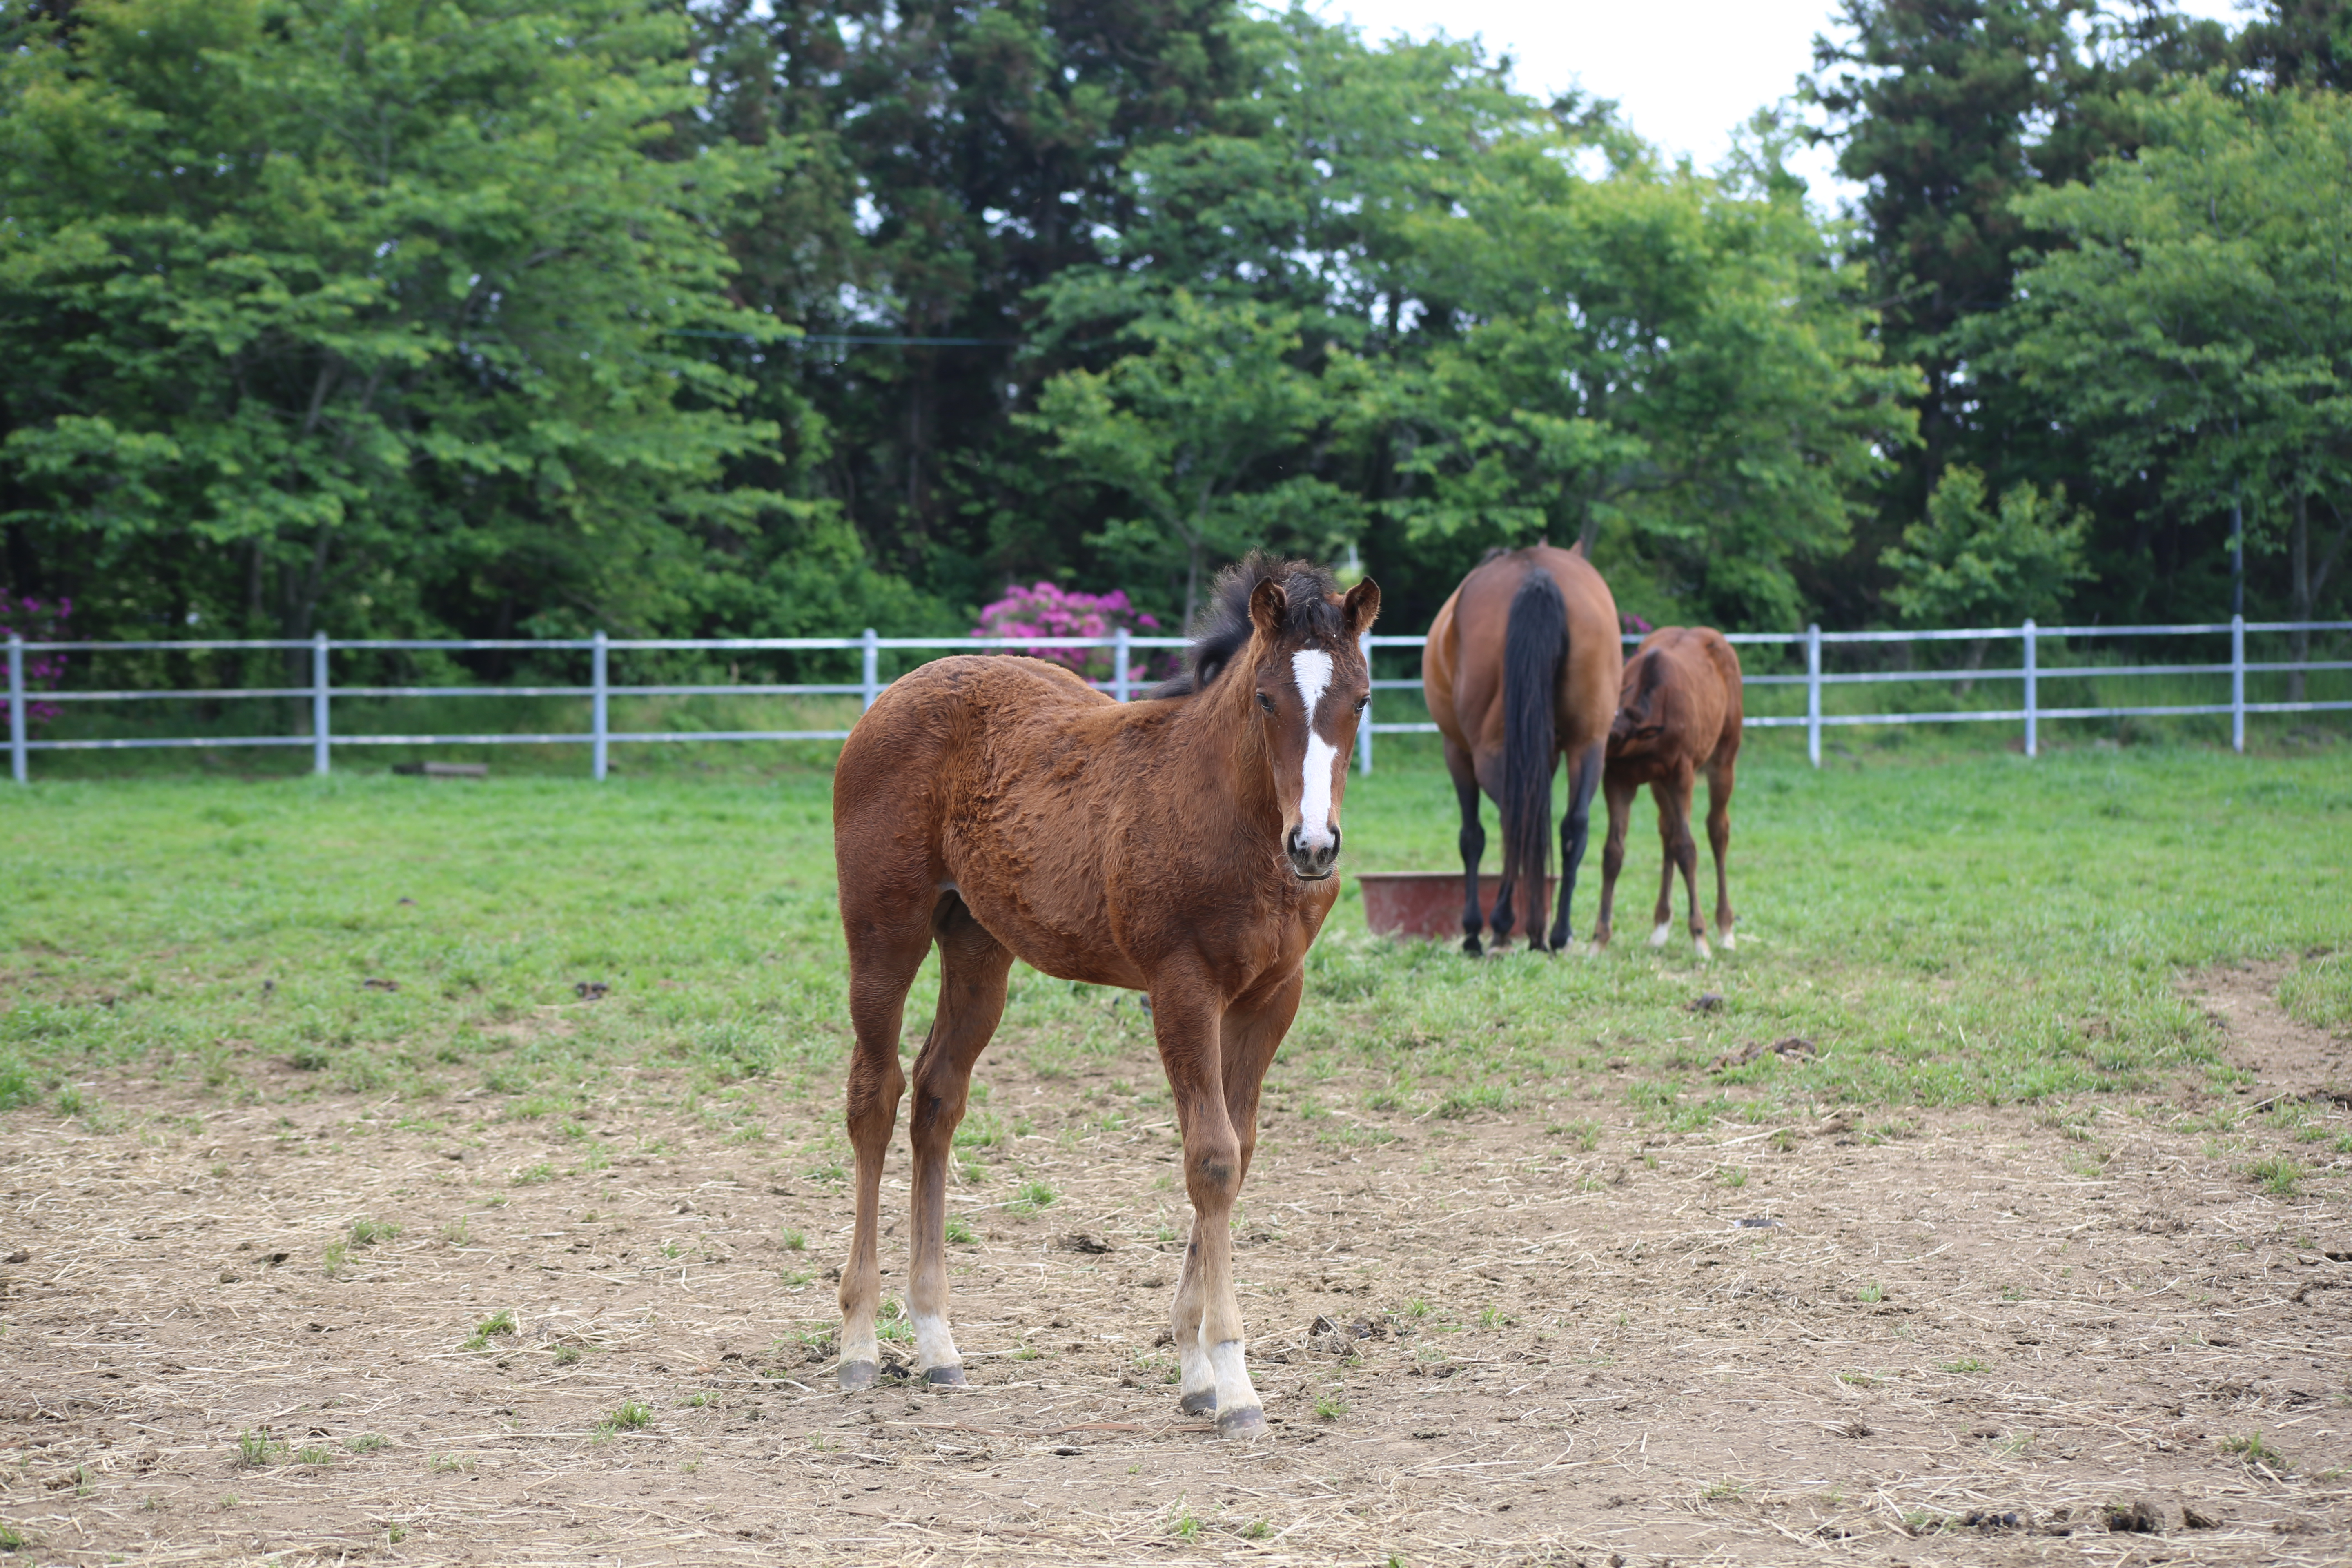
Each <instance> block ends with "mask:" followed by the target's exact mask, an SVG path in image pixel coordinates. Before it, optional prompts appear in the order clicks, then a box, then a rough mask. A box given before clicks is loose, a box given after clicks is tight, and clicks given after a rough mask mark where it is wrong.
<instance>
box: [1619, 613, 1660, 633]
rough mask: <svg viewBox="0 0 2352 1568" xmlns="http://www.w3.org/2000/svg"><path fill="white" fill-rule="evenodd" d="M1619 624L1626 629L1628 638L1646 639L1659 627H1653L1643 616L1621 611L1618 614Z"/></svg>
mask: <svg viewBox="0 0 2352 1568" xmlns="http://www.w3.org/2000/svg"><path fill="white" fill-rule="evenodd" d="M1617 624H1618V625H1619V626H1622V627H1623V628H1624V630H1625V635H1626V636H1627V637H1648V636H1649V635H1650V634H1651V633H1652V632H1654V631H1655V630H1657V627H1655V626H1652V625H1651V624H1650V623H1649V622H1647V621H1645V620H1643V618H1642V617H1641V616H1637V615H1635V614H1634V613H1633V611H1631V610H1621V611H1619V612H1618V613H1617Z"/></svg>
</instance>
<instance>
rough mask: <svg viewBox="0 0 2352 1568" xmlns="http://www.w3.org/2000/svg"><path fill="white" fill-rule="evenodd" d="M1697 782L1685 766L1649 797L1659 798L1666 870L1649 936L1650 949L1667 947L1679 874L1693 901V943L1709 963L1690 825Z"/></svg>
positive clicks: (1660, 782) (1653, 787)
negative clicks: (1693, 790) (1654, 921)
mask: <svg viewBox="0 0 2352 1568" xmlns="http://www.w3.org/2000/svg"><path fill="white" fill-rule="evenodd" d="M1695 783H1696V776H1695V774H1694V772H1693V770H1692V768H1691V765H1690V764H1689V763H1683V764H1682V765H1681V766H1680V767H1678V768H1676V769H1675V771H1674V772H1673V773H1669V774H1667V775H1666V776H1665V777H1664V778H1662V779H1660V780H1658V782H1657V783H1655V784H1652V785H1651V786H1650V793H1651V794H1652V795H1655V796H1656V797H1657V802H1658V837H1659V838H1660V839H1661V840H1662V841H1663V843H1664V848H1665V866H1664V869H1663V871H1662V872H1661V874H1660V876H1659V879H1658V910H1657V917H1656V918H1657V926H1656V929H1655V930H1654V931H1651V932H1650V945H1651V946H1652V947H1664V945H1665V943H1666V932H1667V931H1668V930H1669V929H1670V928H1671V926H1672V923H1673V920H1674V912H1675V872H1676V871H1680V872H1681V873H1682V878H1683V888H1684V889H1685V892H1686V893H1687V895H1688V897H1689V900H1690V933H1691V940H1692V941H1693V942H1695V943H1696V944H1697V947H1698V955H1699V957H1700V958H1701V959H1706V958H1709V957H1712V956H1713V954H1711V953H1710V952H1708V951H1707V945H1706V923H1705V922H1704V921H1701V920H1700V919H1699V918H1698V841H1697V840H1696V838H1693V837H1691V823H1690V814H1691V790H1692V786H1693V784H1695Z"/></svg>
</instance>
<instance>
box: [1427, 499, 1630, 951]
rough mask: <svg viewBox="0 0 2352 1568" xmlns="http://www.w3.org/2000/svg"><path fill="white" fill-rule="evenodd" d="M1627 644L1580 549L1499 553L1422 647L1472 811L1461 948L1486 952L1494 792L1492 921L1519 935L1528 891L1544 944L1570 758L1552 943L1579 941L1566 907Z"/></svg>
mask: <svg viewBox="0 0 2352 1568" xmlns="http://www.w3.org/2000/svg"><path fill="white" fill-rule="evenodd" d="M1623 664H1624V648H1623V645H1622V643H1621V642H1620V640H1619V634H1618V629H1617V601H1616V600H1615V599H1614V598H1612V596H1611V595H1610V593H1609V584H1606V583H1604V582H1602V581H1601V574H1600V573H1598V572H1596V571H1594V570H1593V569H1592V563H1591V562H1590V561H1587V560H1586V559H1585V558H1584V552H1583V550H1582V549H1581V548H1576V549H1570V550H1555V549H1553V548H1552V547H1551V546H1550V545H1549V544H1536V545H1530V546H1528V548H1526V549H1524V550H1513V551H1508V552H1506V551H1500V550H1498V551H1495V552H1491V553H1489V554H1488V555H1487V557H1486V560H1484V561H1482V562H1480V563H1478V565H1477V566H1476V568H1475V569H1474V570H1473V571H1472V572H1471V574H1470V575H1468V576H1467V577H1465V578H1464V579H1462V583H1461V585H1460V586H1459V587H1457V588H1455V589H1454V594H1453V596H1452V597H1451V598H1449V599H1447V600H1446V601H1445V603H1444V605H1443V606H1442V607H1441V608H1440V609H1439V610H1438V612H1437V618H1436V619H1435V620H1434V621H1433V622H1431V623H1430V627H1429V641H1428V643H1427V645H1426V646H1425V647H1423V649H1422V654H1421V686H1422V690H1423V693H1424V694H1426V695H1427V697H1428V699H1429V716H1430V717H1431V718H1432V719H1434V720H1436V721H1437V729H1438V732H1439V733H1440V734H1441V735H1443V736H1444V738H1445V770H1446V772H1448V773H1452V774H1453V775H1454V797H1455V799H1456V800H1457V801H1458V802H1459V803H1460V805H1461V807H1462V837H1461V845H1462V880H1463V897H1462V931H1463V941H1462V951H1464V952H1477V951H1479V948H1478V930H1479V925H1480V920H1479V910H1478V860H1479V858H1480V857H1481V856H1483V855H1484V854H1485V853H1486V829H1485V828H1484V827H1482V826H1479V823H1478V793H1479V791H1480V790H1482V789H1483V790H1485V791H1486V794H1487V795H1490V796H1492V797H1493V799H1494V801H1495V804H1496V805H1497V806H1499V807H1501V808H1502V814H1503V880H1502V885H1501V886H1500V887H1499V888H1497V889H1496V891H1495V910H1494V915H1493V924H1494V929H1495V941H1496V944H1497V945H1498V946H1499V945H1500V944H1501V943H1503V942H1507V941H1508V940H1509V938H1510V934H1511V931H1512V928H1513V926H1514V924H1515V922H1516V919H1517V910H1516V909H1515V907H1514V905H1513V902H1512V897H1513V894H1514V893H1515V892H1516V891H1517V890H1518V889H1521V888H1522V887H1524V888H1525V889H1526V892H1527V927H1528V946H1530V947H1541V946H1543V945H1544V941H1543V929H1544V902H1545V899H1544V879H1545V877H1546V876H1547V874H1548V873H1549V870H1550V859H1551V778H1552V773H1553V772H1554V770H1555V769H1557V768H1558V767H1559V759H1560V756H1561V754H1562V753H1565V754H1566V755H1567V757H1568V765H1569V773H1568V817H1567V820H1566V821H1564V822H1563V823H1561V825H1560V834H1559V840H1560V842H1559V848H1560V861H1561V875H1560V884H1559V919H1558V920H1557V921H1554V922H1553V924H1552V929H1551V943H1550V945H1551V946H1553V947H1555V948H1560V947H1566V946H1567V945H1568V937H1569V924H1568V911H1569V904H1570V900H1572V899H1573V898H1574V896H1575V893H1576V868H1577V867H1578V866H1579V865H1580V864H1581V863H1582V862H1583V859H1584V845H1585V837H1586V831H1587V828H1588V827H1589V826H1590V824H1591V813H1592V792H1593V791H1594V790H1595V789H1596V788H1598V787H1599V785H1600V784H1601V746H1602V743H1603V742H1605V741H1606V739H1607V738H1608V734H1609V719H1610V715H1611V714H1612V713H1613V712H1615V711H1616V708H1617V677H1618V672H1619V670H1620V669H1621V668H1622V666H1623Z"/></svg>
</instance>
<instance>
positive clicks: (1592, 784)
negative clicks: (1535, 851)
mask: <svg viewBox="0 0 2352 1568" xmlns="http://www.w3.org/2000/svg"><path fill="white" fill-rule="evenodd" d="M1607 750H1608V748H1607V746H1606V744H1605V742H1600V741H1595V742H1592V744H1591V745H1590V746H1587V747H1586V748H1585V749H1584V755H1582V756H1580V757H1579V758H1577V759H1576V760H1575V761H1574V762H1572V763H1570V764H1569V769H1568V817H1567V820H1565V821H1563V822H1562V823H1561V824H1560V825H1559V914H1558V915H1556V916H1554V917H1553V919H1552V922H1551V945H1552V950H1553V951H1554V952H1565V951H1566V950H1567V947H1568V942H1569V937H1570V934H1571V933H1570V931H1569V926H1568V907H1569V905H1570V903H1572V902H1574V901H1575V899H1576V868H1578V867H1579V866H1581V865H1582V864H1584V847H1585V845H1586V844H1587V843H1588V842H1590V841H1591V831H1592V792H1593V790H1594V789H1595V788H1596V787H1598V785H1599V784H1600V783H1601V773H1602V772H1603V770H1604V769H1605V768H1606V766H1607Z"/></svg>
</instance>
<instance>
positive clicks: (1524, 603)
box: [1503, 566, 1568, 947]
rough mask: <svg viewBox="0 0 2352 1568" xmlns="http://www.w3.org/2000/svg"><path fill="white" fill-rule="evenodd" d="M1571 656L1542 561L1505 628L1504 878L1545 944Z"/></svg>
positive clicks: (1534, 936)
mask: <svg viewBox="0 0 2352 1568" xmlns="http://www.w3.org/2000/svg"><path fill="white" fill-rule="evenodd" d="M1567 658H1568V605H1567V604H1566V603H1565V602H1564V601H1562V599H1561V598H1560V596H1559V584H1558V583H1555V582H1553V581H1552V575H1551V574H1550V573H1549V572H1547V571H1545V570H1543V568H1541V567H1540V566H1537V567H1532V568H1530V569H1529V571H1528V574H1527V576H1526V577H1525V578H1523V579H1522V580H1521V581H1520V583H1519V591H1518V592H1517V593H1516V594H1514V595H1511V614H1510V619H1509V620H1508V621H1507V623H1506V624H1505V626H1504V630H1503V879H1504V880H1505V881H1507V882H1516V883H1517V885H1518V886H1519V887H1520V888H1523V889H1526V895H1527V896H1526V899H1525V901H1524V903H1523V904H1522V906H1521V907H1522V908H1525V909H1528V910H1533V911H1534V912H1533V914H1532V916H1531V917H1530V919H1529V921H1528V946H1530V947H1541V946H1542V945H1543V941H1544V922H1545V921H1546V920H1547V919H1549V915H1550V910H1549V902H1550V900H1548V899H1547V898H1546V897H1545V896H1544V879H1545V878H1546V877H1547V876H1549V874H1550V871H1551V773H1552V763H1553V760H1554V758H1555V756H1556V755H1557V754H1558V744H1559V742H1558V739H1557V737H1556V736H1555V735H1554V733H1553V721H1552V706H1553V704H1554V702H1555V701H1557V700H1558V696H1557V693H1558V691H1559V670H1560V666H1561V664H1562V663H1563V662H1564V661H1565V660H1566V659H1567Z"/></svg>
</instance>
